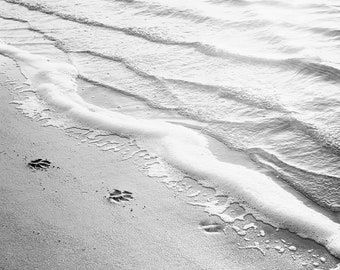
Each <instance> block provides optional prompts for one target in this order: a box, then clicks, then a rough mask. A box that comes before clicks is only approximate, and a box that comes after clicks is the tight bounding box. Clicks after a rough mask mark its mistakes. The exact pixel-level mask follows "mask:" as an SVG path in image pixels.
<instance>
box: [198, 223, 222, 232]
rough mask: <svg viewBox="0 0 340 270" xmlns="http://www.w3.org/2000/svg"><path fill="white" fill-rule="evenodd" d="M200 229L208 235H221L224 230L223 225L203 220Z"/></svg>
mask: <svg viewBox="0 0 340 270" xmlns="http://www.w3.org/2000/svg"><path fill="white" fill-rule="evenodd" d="M200 227H201V229H203V230H204V231H205V232H207V233H219V232H222V231H223V229H224V226H223V224H220V223H217V222H211V221H208V220H203V221H201V222H200Z"/></svg>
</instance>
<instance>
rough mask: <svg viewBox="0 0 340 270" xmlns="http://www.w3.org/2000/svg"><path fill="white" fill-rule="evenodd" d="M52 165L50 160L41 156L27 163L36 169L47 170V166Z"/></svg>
mask: <svg viewBox="0 0 340 270" xmlns="http://www.w3.org/2000/svg"><path fill="white" fill-rule="evenodd" d="M50 165H51V162H50V161H48V160H47V159H41V158H38V159H35V160H32V161H30V162H29V163H28V164H27V166H28V167H30V168H31V169H35V170H47V168H49V167H50Z"/></svg>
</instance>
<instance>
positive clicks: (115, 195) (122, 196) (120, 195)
mask: <svg viewBox="0 0 340 270" xmlns="http://www.w3.org/2000/svg"><path fill="white" fill-rule="evenodd" d="M132 199H133V196H132V193H131V192H129V191H126V190H124V191H120V190H119V189H115V190H114V191H113V192H110V194H109V196H108V197H107V200H108V201H109V202H111V203H119V202H121V201H126V202H128V201H130V200H132Z"/></svg>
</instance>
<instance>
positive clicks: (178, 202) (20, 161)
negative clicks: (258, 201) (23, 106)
mask: <svg viewBox="0 0 340 270" xmlns="http://www.w3.org/2000/svg"><path fill="white" fill-rule="evenodd" d="M0 63H2V64H3V63H5V66H6V68H5V69H4V66H1V70H0V72H2V74H0V89H1V91H0V170H1V174H0V241H1V245H0V268H1V269H195V270H196V269H227V270H232V269H242V270H246V269H271V270H273V269H306V268H304V267H302V266H301V264H300V263H301V262H297V261H294V260H292V258H291V255H289V254H287V253H286V254H283V255H281V254H278V253H277V252H276V251H268V252H267V254H266V256H263V255H262V254H261V253H260V252H259V251H258V250H248V249H247V250H246V249H239V248H238V246H237V244H236V243H239V242H240V241H242V239H241V238H240V236H238V235H237V234H236V233H235V232H234V231H233V230H226V231H225V233H223V232H219V233H206V232H204V231H203V230H201V229H199V224H200V222H202V221H209V220H213V218H209V217H208V216H207V214H206V213H204V212H203V209H202V208H200V207H193V206H191V205H189V204H188V203H186V201H185V200H184V199H183V198H181V197H179V196H175V193H174V192H173V191H172V190H171V189H168V188H167V187H166V186H165V185H164V184H161V183H160V181H159V180H158V179H153V178H150V177H147V176H145V175H144V174H142V173H141V172H140V171H139V170H138V169H137V166H136V165H135V164H134V163H133V162H132V161H131V160H128V161H122V160H121V158H120V155H119V154H115V153H112V152H103V151H101V150H99V149H98V148H97V147H95V146H93V145H89V144H86V143H81V144H80V143H79V141H77V140H76V139H74V138H72V137H70V136H67V135H66V134H65V132H64V131H63V130H59V129H56V128H53V127H42V126H41V123H39V122H37V121H36V120H33V119H30V118H28V117H25V116H23V114H22V113H21V112H20V111H18V110H17V109H16V108H15V105H13V104H9V103H10V101H11V100H12V99H13V97H12V96H11V94H10V92H11V91H14V87H15V86H16V85H15V84H13V83H12V81H13V80H15V81H18V82H23V81H24V78H23V77H22V75H21V74H20V72H19V69H18V68H16V67H15V65H14V63H13V62H12V61H11V60H10V59H8V58H5V57H2V56H0ZM19 84H20V83H19ZM36 158H47V159H48V160H50V161H51V162H52V165H53V166H54V168H53V167H51V168H49V169H48V170H46V171H39V170H38V171H34V170H32V169H30V168H28V166H27V163H28V162H29V161H30V160H32V159H36ZM113 189H121V190H128V191H130V192H132V193H133V196H134V199H133V200H132V201H129V202H124V203H121V204H112V203H109V202H108V201H107V200H106V199H105V196H107V195H108V193H109V191H112V190H113ZM214 220H215V221H217V222H219V221H218V220H217V219H214ZM242 244H243V243H242Z"/></svg>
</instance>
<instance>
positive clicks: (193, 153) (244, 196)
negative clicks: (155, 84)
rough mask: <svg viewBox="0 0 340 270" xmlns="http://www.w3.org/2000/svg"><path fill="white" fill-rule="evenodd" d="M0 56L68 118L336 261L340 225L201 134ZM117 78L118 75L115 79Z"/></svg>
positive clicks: (24, 60) (59, 74)
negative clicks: (218, 193)
mask: <svg viewBox="0 0 340 270" xmlns="http://www.w3.org/2000/svg"><path fill="white" fill-rule="evenodd" d="M0 53H1V54H3V55H6V56H8V57H11V58H13V59H14V60H15V61H17V63H18V64H19V66H20V68H21V70H22V72H23V73H24V74H25V76H26V77H27V78H28V79H29V81H30V83H31V87H32V88H33V89H35V90H36V91H37V94H38V95H39V96H40V97H41V98H42V99H44V100H45V101H46V102H48V103H49V104H50V105H51V106H53V107H55V108H56V109H58V110H59V111H60V112H62V113H64V114H65V115H67V116H68V117H70V118H72V119H74V120H77V121H80V122H81V123H84V124H86V125H89V126H90V127H92V128H96V129H102V130H106V131H110V132H113V133H116V134H122V135H125V136H131V137H133V138H137V139H139V141H140V142H141V143H142V144H143V145H144V146H145V147H146V148H147V149H148V150H149V151H151V152H153V153H155V154H157V155H158V156H160V157H162V158H163V159H164V160H166V161H167V162H168V163H170V164H172V165H173V166H175V167H177V168H179V169H181V170H183V171H185V172H187V173H189V174H192V175H195V176H199V177H202V178H206V179H209V180H210V181H211V182H213V183H215V184H217V185H220V186H223V187H226V188H227V189H228V191H229V192H230V193H231V194H232V195H233V196H235V197H237V198H238V199H240V200H244V201H246V202H247V204H248V205H250V206H251V207H252V208H254V209H255V210H256V211H258V212H259V213H262V214H263V215H264V216H266V217H267V218H268V219H269V220H271V221H272V222H273V223H274V224H277V225H278V226H280V227H282V228H286V229H289V230H291V231H293V232H296V233H297V234H298V235H300V236H302V237H306V238H311V239H314V240H315V241H317V242H318V243H320V244H322V245H324V246H325V247H327V249H328V250H329V251H330V252H331V253H332V254H333V255H335V256H337V257H338V258H340V225H339V224H338V223H336V222H334V221H333V220H332V219H331V218H329V217H327V215H325V214H323V213H321V212H319V211H317V210H315V209H313V208H310V207H308V206H306V205H305V204H304V203H303V201H302V200H300V199H299V198H298V197H296V196H295V195H293V194H291V193H289V192H288V191H286V190H285V189H283V188H282V187H281V186H280V185H278V184H277V183H276V182H274V181H273V180H272V179H271V178H270V177H268V176H266V175H264V174H262V173H260V172H257V171H254V170H250V169H248V168H246V167H243V166H240V165H235V164H229V163H226V162H221V161H219V160H218V159H217V158H216V157H215V156H214V155H213V154H212V153H211V152H210V150H209V148H208V146H209V145H208V141H207V139H206V138H205V137H204V136H203V135H201V134H200V133H198V132H196V131H193V130H191V129H188V128H186V127H183V126H179V125H175V124H171V123H167V122H165V121H161V120H147V119H136V118H134V117H131V116H127V115H124V114H121V113H119V112H116V111H109V110H107V109H103V108H101V107H98V106H95V105H92V104H90V103H87V102H85V101H84V100H83V99H82V98H81V97H80V96H79V95H78V94H77V81H76V80H77V74H78V73H77V70H76V69H75V68H74V67H73V66H72V65H70V64H67V63H52V62H50V61H49V60H48V59H46V58H43V57H40V56H36V55H33V54H31V53H29V52H27V51H23V50H20V49H17V48H15V47H13V46H10V45H7V44H4V43H0ZM117 76H119V74H117Z"/></svg>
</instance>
